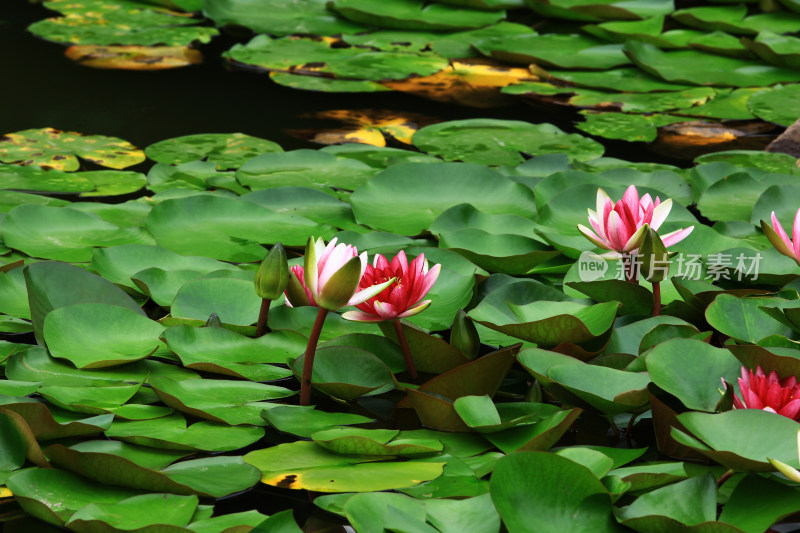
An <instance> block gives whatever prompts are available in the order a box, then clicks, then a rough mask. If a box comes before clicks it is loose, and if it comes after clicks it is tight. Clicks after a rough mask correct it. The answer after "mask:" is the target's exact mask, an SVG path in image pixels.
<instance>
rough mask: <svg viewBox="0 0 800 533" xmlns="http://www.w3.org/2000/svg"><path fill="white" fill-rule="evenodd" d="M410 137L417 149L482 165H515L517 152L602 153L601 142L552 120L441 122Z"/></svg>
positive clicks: (589, 155)
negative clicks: (569, 130) (562, 127)
mask: <svg viewBox="0 0 800 533" xmlns="http://www.w3.org/2000/svg"><path fill="white" fill-rule="evenodd" d="M412 141H413V143H414V146H416V147H417V148H419V149H420V150H422V151H424V152H427V153H431V154H435V155H438V156H440V157H443V158H445V159H447V160H449V161H464V162H468V163H480V164H484V165H518V164H520V163H523V162H524V159H523V158H522V156H521V155H520V152H522V153H525V154H529V155H542V154H551V153H565V154H567V155H569V156H570V157H571V158H573V159H576V160H578V161H585V160H589V159H594V158H596V157H599V156H601V155H603V148H602V146H600V145H599V144H597V143H595V142H594V141H592V140H591V139H587V138H585V137H583V136H580V135H577V134H574V133H571V134H565V133H564V132H563V131H561V130H560V129H558V128H557V127H555V126H553V125H552V124H531V123H529V122H522V121H517V120H496V119H468V120H453V121H450V122H442V123H439V124H433V125H430V126H425V127H424V128H422V129H420V130H419V131H417V132H416V133H415V134H414V137H413V138H412ZM459 203H460V202H459ZM476 207H477V206H476Z"/></svg>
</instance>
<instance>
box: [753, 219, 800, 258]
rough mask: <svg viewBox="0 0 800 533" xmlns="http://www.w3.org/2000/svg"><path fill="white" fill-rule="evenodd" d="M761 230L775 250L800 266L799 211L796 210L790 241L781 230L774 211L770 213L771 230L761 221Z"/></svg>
mask: <svg viewBox="0 0 800 533" xmlns="http://www.w3.org/2000/svg"><path fill="white" fill-rule="evenodd" d="M761 228H762V229H763V230H764V233H765V234H766V236H767V238H769V240H770V242H771V243H772V245H773V246H774V247H775V249H776V250H778V251H779V252H780V253H782V254H783V255H785V256H787V257H791V258H792V259H794V260H795V262H797V264H798V265H800V209H798V210H797V213H796V214H795V216H794V226H792V238H791V239H790V238H789V236H788V235H787V234H786V232H785V231H784V230H783V226H781V223H780V222H779V221H778V217H776V216H775V211H773V212H772V228H770V227H769V226H768V225H767V224H765V223H764V221H763V220H762V221H761ZM770 230H772V231H770Z"/></svg>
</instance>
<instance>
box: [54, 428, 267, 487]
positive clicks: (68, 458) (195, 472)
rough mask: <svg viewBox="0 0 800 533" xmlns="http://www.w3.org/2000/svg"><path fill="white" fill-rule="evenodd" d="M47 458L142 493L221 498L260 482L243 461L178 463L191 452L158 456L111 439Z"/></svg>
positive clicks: (59, 446) (150, 450)
mask: <svg viewBox="0 0 800 533" xmlns="http://www.w3.org/2000/svg"><path fill="white" fill-rule="evenodd" d="M45 453H46V454H47V456H48V457H49V458H50V460H51V461H52V462H53V464H55V465H57V466H60V467H62V468H64V469H66V470H70V471H72V472H75V473H80V474H81V475H83V476H86V477H88V478H89V479H93V480H95V481H97V482H100V483H104V484H106V485H117V486H127V487H130V488H132V489H140V490H155V491H157V492H170V493H175V494H184V495H188V494H197V495H200V496H210V497H214V498H221V497H223V496H228V495H230V494H233V493H235V492H240V491H242V490H245V489H248V488H250V487H251V486H253V485H254V484H255V483H257V482H258V479H259V472H258V470H257V469H256V468H255V467H253V466H252V465H250V464H248V463H245V462H244V461H243V460H242V458H241V457H228V456H218V457H207V458H203V459H192V460H188V461H181V462H174V461H175V460H176V459H177V458H179V457H181V456H182V455H186V452H176V451H170V452H164V451H157V450H155V449H153V448H139V447H137V446H135V445H133V444H126V443H123V442H118V441H112V440H105V441H85V442H82V443H80V444H76V445H74V446H72V447H70V448H68V447H66V446H64V445H62V444H54V445H51V446H48V447H47V448H46V450H45ZM167 465H169V466H167ZM228 474H229V475H228Z"/></svg>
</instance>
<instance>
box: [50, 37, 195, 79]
mask: <svg viewBox="0 0 800 533" xmlns="http://www.w3.org/2000/svg"><path fill="white" fill-rule="evenodd" d="M197 30H201V31H203V30H206V28H196V29H194V32H197ZM204 33H205V32H204ZM64 55H65V56H67V58H68V59H71V60H73V61H75V62H76V63H78V64H79V65H81V66H84V67H91V68H102V69H122V70H165V69H170V68H180V67H188V66H189V65H197V64H200V63H202V62H203V55H202V54H201V53H200V51H199V50H194V49H192V48H188V47H186V46H138V45H126V46H123V45H116V46H114V45H106V46H103V45H98V44H76V45H73V46H70V47H69V48H67V49H66V51H65V52H64Z"/></svg>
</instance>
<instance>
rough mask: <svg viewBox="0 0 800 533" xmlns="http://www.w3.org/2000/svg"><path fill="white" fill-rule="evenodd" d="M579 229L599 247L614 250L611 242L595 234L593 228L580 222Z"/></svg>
mask: <svg viewBox="0 0 800 533" xmlns="http://www.w3.org/2000/svg"><path fill="white" fill-rule="evenodd" d="M578 231H580V232H581V233H582V234H583V236H584V237H586V238H587V239H589V240H590V241H592V244H594V245H595V246H597V247H599V248H603V249H605V250H613V248H611V243H610V242H608V240H606V239H601V238H600V237H598V236H597V235H595V234H594V233H593V232H592V230H590V229H589V228H587V227H586V226H584V225H583V224H578Z"/></svg>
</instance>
